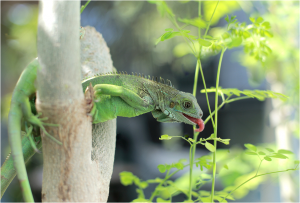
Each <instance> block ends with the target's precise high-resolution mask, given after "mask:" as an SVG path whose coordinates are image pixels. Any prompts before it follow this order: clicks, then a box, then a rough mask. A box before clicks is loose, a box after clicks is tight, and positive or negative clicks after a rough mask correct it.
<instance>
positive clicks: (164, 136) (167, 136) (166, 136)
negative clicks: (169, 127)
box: [159, 135, 172, 140]
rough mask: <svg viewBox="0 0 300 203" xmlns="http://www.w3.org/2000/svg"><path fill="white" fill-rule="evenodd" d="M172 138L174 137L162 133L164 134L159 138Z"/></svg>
mask: <svg viewBox="0 0 300 203" xmlns="http://www.w3.org/2000/svg"><path fill="white" fill-rule="evenodd" d="M170 139H172V137H171V136H169V135H162V136H161V137H160V138H159V140H170Z"/></svg>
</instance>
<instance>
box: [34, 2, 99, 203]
mask: <svg viewBox="0 0 300 203" xmlns="http://www.w3.org/2000/svg"><path fill="white" fill-rule="evenodd" d="M79 8H80V4H79V1H65V2H64V1H42V2H40V11H39V22H38V57H39V62H40V65H41V69H40V70H39V71H38V75H37V103H36V106H37V109H38V110H39V111H40V112H42V113H43V116H45V117H48V118H49V119H48V120H47V122H49V123H55V124H59V127H48V128H46V130H47V131H48V132H49V133H50V134H51V135H53V136H54V137H55V138H56V139H58V140H60V141H61V142H62V145H58V144H56V143H55V142H53V141H52V140H50V139H49V138H48V137H46V136H45V135H43V136H42V139H43V156H44V170H43V185H42V201H47V202H58V201H59V202H75V201H76V202H77V201H85V202H87V201H89V202H92V201H99V200H100V194H99V192H98V190H97V189H98V188H97V187H94V185H95V182H96V181H97V180H99V174H98V173H97V168H96V166H95V164H94V163H92V161H91V151H92V136H91V131H92V128H91V127H92V125H91V118H90V116H88V115H86V113H85V101H84V97H83V91H82V87H81V73H80V44H79V26H80V25H79Z"/></svg>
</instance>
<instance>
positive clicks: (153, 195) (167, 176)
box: [149, 164, 189, 202]
mask: <svg viewBox="0 0 300 203" xmlns="http://www.w3.org/2000/svg"><path fill="white" fill-rule="evenodd" d="M188 165H189V164H186V165H184V166H183V168H185V167H187V166H188ZM179 171H181V169H177V170H176V171H174V172H173V173H171V174H170V175H168V174H169V172H170V171H169V170H168V172H167V174H166V177H165V178H164V179H163V180H162V181H161V182H160V183H159V184H158V186H156V188H159V187H160V186H162V185H163V184H164V183H165V182H166V180H168V179H170V178H171V177H172V176H173V175H175V174H176V173H178V172H179ZM156 188H155V190H154V191H153V193H152V195H151V197H150V199H149V201H151V202H152V200H153V199H154V197H155V194H156Z"/></svg>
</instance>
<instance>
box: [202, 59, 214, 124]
mask: <svg viewBox="0 0 300 203" xmlns="http://www.w3.org/2000/svg"><path fill="white" fill-rule="evenodd" d="M199 64H200V65H199V68H200V72H201V77H202V81H203V85H204V89H205V97H206V102H207V106H208V110H209V114H210V116H209V117H210V118H211V122H212V124H213V127H215V123H214V120H213V119H212V115H211V108H210V104H209V99H208V94H207V88H206V83H205V78H204V74H203V70H202V65H201V63H200V58H199Z"/></svg>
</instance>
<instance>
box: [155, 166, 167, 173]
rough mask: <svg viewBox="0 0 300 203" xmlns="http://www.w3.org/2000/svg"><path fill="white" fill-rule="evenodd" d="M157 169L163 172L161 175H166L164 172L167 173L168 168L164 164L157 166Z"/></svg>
mask: <svg viewBox="0 0 300 203" xmlns="http://www.w3.org/2000/svg"><path fill="white" fill-rule="evenodd" d="M157 168H158V170H159V172H161V173H164V172H166V170H167V169H166V166H165V165H163V164H159V165H158V166H157Z"/></svg>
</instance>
